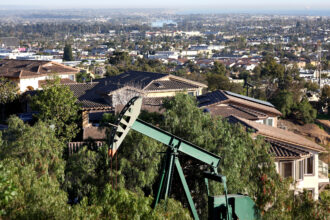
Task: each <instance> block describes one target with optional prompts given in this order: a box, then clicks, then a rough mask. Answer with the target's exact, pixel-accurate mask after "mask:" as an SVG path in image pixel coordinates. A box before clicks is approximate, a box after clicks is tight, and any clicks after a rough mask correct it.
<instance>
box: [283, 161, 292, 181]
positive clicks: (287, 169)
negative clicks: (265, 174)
mask: <svg viewBox="0 0 330 220" xmlns="http://www.w3.org/2000/svg"><path fill="white" fill-rule="evenodd" d="M292 173H293V172H292V162H284V163H281V174H282V176H283V177H284V178H287V177H292Z"/></svg>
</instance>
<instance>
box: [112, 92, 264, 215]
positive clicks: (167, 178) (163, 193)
mask: <svg viewBox="0 0 330 220" xmlns="http://www.w3.org/2000/svg"><path fill="white" fill-rule="evenodd" d="M141 106H142V98H141V97H134V98H132V99H131V100H130V101H129V102H128V103H127V104H126V106H125V107H124V108H123V110H122V111H121V113H120V114H119V116H118V118H117V121H116V123H115V124H114V125H112V126H113V127H112V131H111V137H110V145H109V146H110V147H109V156H111V157H113V156H114V155H115V153H116V152H117V150H118V148H119V147H120V145H121V143H122V142H123V140H124V138H125V136H126V135H127V133H128V132H129V131H130V129H132V130H135V131H137V132H139V133H141V134H144V135H146V136H148V137H150V138H152V139H154V140H157V141H159V142H161V143H163V144H165V145H166V146H167V147H168V148H167V151H166V156H165V163H164V164H163V168H162V172H161V177H160V184H159V188H158V191H157V196H156V199H155V202H154V207H156V206H157V204H158V202H159V200H160V199H161V198H164V199H165V201H166V200H167V198H168V196H169V191H170V185H171V181H172V179H173V172H174V168H176V170H177V172H178V174H179V177H180V181H181V184H182V186H183V189H184V192H185V195H186V197H187V200H188V203H189V208H190V211H191V213H192V216H193V217H194V219H195V220H198V219H199V216H198V213H197V210H196V207H195V204H194V201H193V199H192V196H191V193H190V189H189V187H188V184H187V181H186V178H185V176H184V173H183V170H182V167H181V164H180V161H179V153H180V154H185V155H188V156H190V157H192V158H194V159H196V160H199V161H201V162H203V163H204V164H206V165H208V166H209V169H210V170H211V171H210V172H204V179H205V183H206V188H207V193H208V206H209V207H208V213H209V219H221V220H232V219H240V220H252V219H260V215H259V212H258V209H257V208H256V207H255V204H254V202H253V200H252V199H251V198H250V197H248V196H246V195H239V194H238V195H231V194H230V195H228V194H227V185H226V177H225V176H222V175H219V174H218V173H217V170H218V166H219V164H220V159H221V158H220V157H219V156H217V155H215V154H213V153H210V152H208V151H206V150H204V149H203V148H200V147H198V146H196V145H194V144H192V143H189V142H188V141H186V140H183V139H182V138H179V137H177V136H175V135H173V134H171V133H169V132H167V131H164V130H162V129H160V128H158V127H156V126H153V125H151V124H149V123H147V122H144V121H142V120H140V119H138V116H139V114H140V111H141ZM209 180H213V181H217V182H220V183H222V184H223V188H224V195H221V196H211V195H210V194H209V184H208V182H209Z"/></svg>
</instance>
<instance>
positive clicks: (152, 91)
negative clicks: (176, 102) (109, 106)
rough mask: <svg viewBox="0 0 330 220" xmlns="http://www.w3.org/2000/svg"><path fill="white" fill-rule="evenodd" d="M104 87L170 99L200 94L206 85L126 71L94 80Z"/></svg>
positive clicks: (180, 78)
mask: <svg viewBox="0 0 330 220" xmlns="http://www.w3.org/2000/svg"><path fill="white" fill-rule="evenodd" d="M95 81H97V82H100V83H102V84H104V85H106V84H108V85H110V84H116V85H121V86H130V87H134V88H136V89H140V90H141V91H143V92H144V93H145V97H146V98H156V97H170V96H175V94H177V93H178V92H185V93H188V94H190V95H193V96H198V95H201V94H202V90H203V89H205V88H207V85H205V84H203V83H199V82H195V81H192V80H188V79H185V78H182V77H178V76H174V75H172V74H165V73H152V72H141V71H128V72H126V73H123V74H120V75H117V76H110V77H106V78H103V79H98V80H95Z"/></svg>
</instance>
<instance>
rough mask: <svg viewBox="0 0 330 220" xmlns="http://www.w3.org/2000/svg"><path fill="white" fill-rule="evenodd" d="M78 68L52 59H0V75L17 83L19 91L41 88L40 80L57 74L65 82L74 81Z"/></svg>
mask: <svg viewBox="0 0 330 220" xmlns="http://www.w3.org/2000/svg"><path fill="white" fill-rule="evenodd" d="M78 72H79V70H78V69H75V68H72V67H68V66H65V65H63V64H59V63H56V62H52V61H39V60H11V59H4V60H0V77H4V78H8V79H10V80H12V81H14V82H15V83H17V85H18V87H19V90H20V92H24V91H27V90H35V89H39V88H41V82H42V81H45V80H47V79H50V78H52V77H54V76H57V77H59V78H61V79H62V81H63V80H65V81H66V82H68V81H70V82H74V81H75V75H76V74H77V73H78Z"/></svg>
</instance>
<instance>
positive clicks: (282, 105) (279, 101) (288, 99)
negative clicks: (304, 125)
mask: <svg viewBox="0 0 330 220" xmlns="http://www.w3.org/2000/svg"><path fill="white" fill-rule="evenodd" d="M269 101H270V102H271V103H272V104H274V105H275V107H276V109H278V110H280V112H281V113H282V117H284V118H286V117H288V116H290V114H291V112H292V108H293V106H294V104H295V102H294V100H293V95H292V93H291V92H288V91H285V90H283V91H279V93H277V94H275V95H274V97H273V98H272V99H270V100H269Z"/></svg>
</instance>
